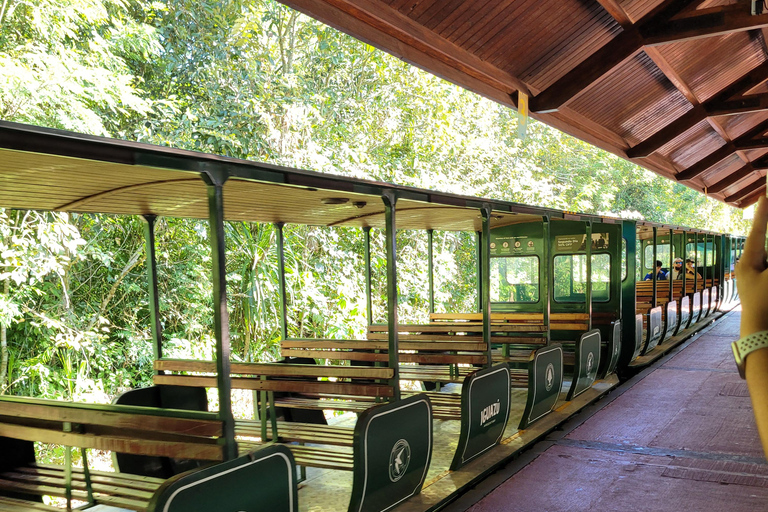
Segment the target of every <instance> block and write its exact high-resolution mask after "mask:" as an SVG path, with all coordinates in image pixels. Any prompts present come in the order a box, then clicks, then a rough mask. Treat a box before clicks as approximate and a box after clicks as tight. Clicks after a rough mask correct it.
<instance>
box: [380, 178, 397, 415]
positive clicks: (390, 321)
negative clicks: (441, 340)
mask: <svg viewBox="0 0 768 512" xmlns="http://www.w3.org/2000/svg"><path fill="white" fill-rule="evenodd" d="M381 199H382V200H383V201H384V220H385V223H386V232H385V242H384V245H385V246H386V250H387V328H388V331H389V367H390V368H392V371H393V372H394V374H393V376H392V380H391V381H390V384H391V386H392V392H393V396H392V400H393V401H398V400H400V370H399V367H398V362H399V357H398V343H397V327H398V321H397V266H396V262H397V224H396V223H395V205H396V204H397V196H395V194H394V192H392V191H386V192H385V193H384V195H383V196H382V198H381Z"/></svg>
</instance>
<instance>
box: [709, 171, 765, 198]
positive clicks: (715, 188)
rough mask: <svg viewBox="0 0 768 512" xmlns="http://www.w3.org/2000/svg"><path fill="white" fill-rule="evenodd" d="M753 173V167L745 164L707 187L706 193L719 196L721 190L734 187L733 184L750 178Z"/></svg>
mask: <svg viewBox="0 0 768 512" xmlns="http://www.w3.org/2000/svg"><path fill="white" fill-rule="evenodd" d="M754 172H755V169H754V167H752V164H746V165H745V166H743V167H742V168H741V169H739V170H738V171H734V172H732V173H731V174H729V175H728V176H726V177H725V178H723V179H722V180H720V181H718V182H717V183H714V184H712V185H711V186H709V187H707V193H708V194H719V193H720V192H722V191H723V190H725V189H727V188H728V187H730V186H732V185H734V184H735V183H738V182H739V181H741V180H743V179H744V178H746V177H747V176H751V175H752V174H753V173H754Z"/></svg>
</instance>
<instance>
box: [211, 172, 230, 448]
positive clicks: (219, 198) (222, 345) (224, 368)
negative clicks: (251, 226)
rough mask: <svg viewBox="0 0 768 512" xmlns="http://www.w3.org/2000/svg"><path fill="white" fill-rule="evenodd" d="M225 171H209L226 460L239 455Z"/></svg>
mask: <svg viewBox="0 0 768 512" xmlns="http://www.w3.org/2000/svg"><path fill="white" fill-rule="evenodd" d="M227 178H228V176H227V175H226V174H225V173H224V172H207V173H205V174H203V179H204V180H205V182H206V184H207V185H208V222H209V224H210V227H209V229H210V242H211V260H212V262H213V309H214V311H213V329H214V334H215V336H216V385H217V387H218V390H219V414H218V416H219V420H220V421H221V422H222V424H223V427H224V432H223V434H224V446H223V452H224V460H232V459H234V458H235V457H237V445H236V444H235V421H234V418H233V416H232V383H231V374H230V360H229V357H230V345H229V312H228V311H227V269H226V243H225V235H224V183H226V181H227Z"/></svg>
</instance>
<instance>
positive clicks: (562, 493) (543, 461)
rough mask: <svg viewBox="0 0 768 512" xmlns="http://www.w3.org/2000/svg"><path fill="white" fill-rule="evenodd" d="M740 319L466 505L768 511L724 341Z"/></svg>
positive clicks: (485, 508)
mask: <svg viewBox="0 0 768 512" xmlns="http://www.w3.org/2000/svg"><path fill="white" fill-rule="evenodd" d="M739 318H740V312H739V311H734V312H731V313H729V314H728V315H727V316H726V317H724V318H722V319H720V320H718V321H717V322H716V323H715V325H714V327H712V328H710V329H709V330H707V331H705V332H704V334H702V335H700V336H699V337H698V338H696V339H695V341H693V342H692V343H691V344H690V345H688V346H687V347H685V348H684V349H683V350H681V351H680V352H678V353H677V354H675V355H674V356H672V357H671V358H670V359H668V360H667V361H666V362H664V363H663V364H662V365H661V366H659V367H657V368H656V369H655V370H653V371H652V372H650V373H648V374H647V375H645V376H644V377H643V378H642V379H640V380H638V381H636V382H635V383H634V384H633V385H632V386H631V387H630V388H629V389H627V390H626V391H625V392H623V394H621V395H620V396H618V397H617V398H615V399H614V400H613V401H612V402H610V403H609V404H608V405H607V406H605V407H604V408H602V409H601V410H600V411H598V412H597V413H596V414H595V415H594V416H592V417H590V418H589V419H587V420H586V421H585V422H584V423H582V424H581V425H580V426H578V427H577V428H575V429H573V430H572V431H571V432H570V433H569V434H567V435H565V436H562V435H561V436H553V437H552V439H554V440H555V442H554V444H553V445H552V446H550V447H549V448H548V449H546V451H544V452H543V453H542V454H541V455H539V456H538V457H537V458H536V459H535V460H534V461H533V462H531V463H530V464H528V465H527V466H525V467H524V468H523V469H522V470H520V471H519V472H517V473H516V474H514V475H513V476H512V477H511V478H509V479H508V480H506V481H505V482H504V483H502V484H501V485H500V486H499V487H497V488H496V489H495V490H493V491H492V492H490V493H489V494H487V495H486V496H485V497H484V498H482V499H481V500H480V501H479V502H477V503H476V504H475V505H474V506H472V507H471V508H470V509H469V510H471V511H472V512H490V511H494V512H496V511H516V512H518V511H519V512H525V511H531V512H544V511H568V512H574V511H582V510H584V511H586V510H593V511H600V512H603V511H621V512H627V511H649V512H650V511H653V512H663V511H670V512H672V511H674V512H678V511H689V510H691V511H710V510H711V511H729V512H738V511H742V510H743V511H750V512H752V511H757V510H768V464H766V460H765V458H764V457H763V452H762V449H761V447H760V442H759V439H758V435H757V430H756V427H755V423H754V419H753V416H752V408H751V405H750V402H749V395H748V393H747V387H746V383H745V382H744V381H743V380H741V379H740V378H739V375H738V373H737V372H736V367H735V365H734V362H733V355H732V352H731V348H730V342H731V341H733V340H734V339H736V338H737V337H738V329H739ZM479 487H480V488H479V489H477V490H476V491H474V493H473V494H475V495H476V496H477V495H478V494H479V495H482V484H481V486H479ZM478 491H479V493H478Z"/></svg>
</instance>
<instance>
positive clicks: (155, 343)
mask: <svg viewBox="0 0 768 512" xmlns="http://www.w3.org/2000/svg"><path fill="white" fill-rule="evenodd" d="M141 218H142V219H144V247H145V249H144V250H145V251H146V254H147V281H148V282H149V323H150V328H151V330H152V353H153V354H154V356H155V360H158V359H160V358H161V357H163V326H162V325H161V324H160V295H159V292H158V286H157V257H156V253H155V222H156V221H157V215H142V216H141ZM158 373H161V372H158V371H155V374H158Z"/></svg>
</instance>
